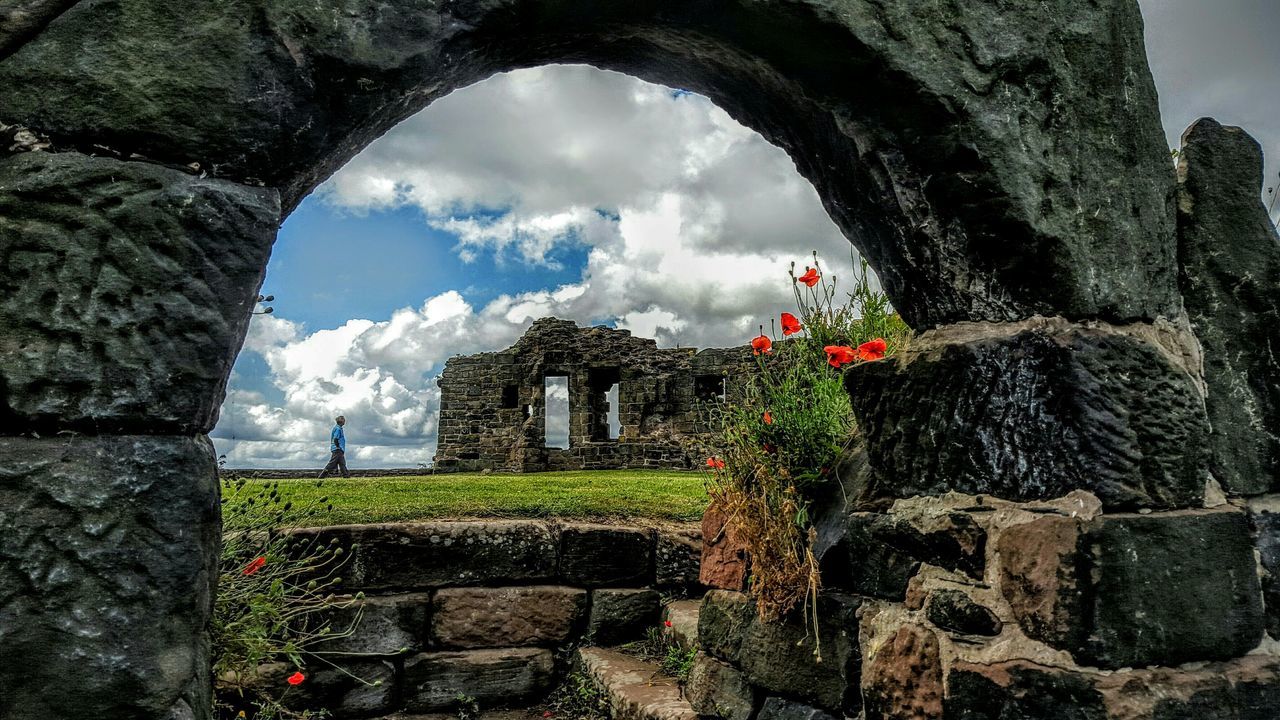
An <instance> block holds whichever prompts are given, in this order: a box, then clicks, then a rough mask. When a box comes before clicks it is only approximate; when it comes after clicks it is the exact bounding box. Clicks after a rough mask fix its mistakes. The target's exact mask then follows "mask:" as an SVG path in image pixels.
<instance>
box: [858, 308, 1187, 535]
mask: <svg viewBox="0 0 1280 720" xmlns="http://www.w3.org/2000/svg"><path fill="white" fill-rule="evenodd" d="M981 327H983V328H986V329H988V330H990V331H991V332H989V333H986V334H983V333H972V337H970V336H966V335H965V334H963V333H958V332H957V333H945V332H939V334H938V336H937V338H936V339H935V340H930V339H928V338H926V339H925V340H922V341H921V342H920V343H918V344H917V345H916V346H913V348H912V349H910V350H908V351H907V353H906V354H904V355H901V356H898V357H893V358H889V359H886V360H883V361H880V362H874V363H862V364H860V365H857V366H854V367H852V368H850V369H849V370H848V372H847V373H846V374H845V384H846V387H847V388H848V390H849V394H850V398H851V400H852V402H853V408H854V413H855V414H856V415H857V418H858V424H859V426H860V427H861V428H863V432H864V436H865V440H866V446H867V453H868V458H869V461H870V465H871V468H872V469H873V470H874V471H875V474H876V475H877V478H878V480H877V484H876V486H875V488H873V494H878V495H880V496H885V497H899V498H901V497H911V496H913V495H940V494H943V493H945V492H947V491H952V490H954V491H957V492H961V493H966V494H986V495H994V496H996V497H999V498H1003V499H1007V500H1015V501H1019V502H1023V501H1028V500H1047V499H1050V498H1054V497H1060V496H1062V495H1065V494H1067V493H1068V492H1070V491H1072V490H1088V491H1090V492H1092V493H1094V494H1095V495H1097V496H1098V498H1099V499H1101V500H1102V503H1103V506H1104V507H1105V508H1107V509H1108V510H1136V509H1140V508H1154V509H1170V508H1181V507H1193V506H1198V505H1200V504H1202V502H1203V499H1204V485H1205V473H1206V469H1207V466H1208V453H1207V448H1206V445H1205V442H1204V438H1205V437H1206V436H1207V435H1208V432H1209V425H1208V422H1207V420H1206V418H1205V414H1204V408H1203V404H1202V397H1201V393H1200V390H1199V388H1198V387H1197V385H1196V382H1195V380H1194V379H1193V378H1192V376H1191V375H1189V374H1188V373H1187V371H1186V370H1185V369H1183V368H1181V367H1180V366H1178V365H1177V364H1175V362H1174V359H1173V356H1172V355H1171V354H1170V353H1168V352H1167V351H1166V350H1165V349H1162V348H1161V347H1159V346H1157V345H1156V344H1153V343H1151V342H1147V341H1146V340H1143V339H1139V337H1136V336H1135V335H1137V334H1138V333H1136V332H1135V333H1126V332H1123V331H1121V330H1120V329H1116V328H1110V327H1107V326H1102V325H1094V326H1086V325H1082V324H1074V323H1067V322H1065V321H1061V320H1053V319H1040V320H1039V321H1038V322H1030V321H1028V322H1027V323H1024V324H1022V325H1011V326H1009V327H1008V328H1007V329H1008V330H1009V331H1010V333H1009V334H1000V333H999V332H997V331H999V330H1001V329H1006V328H1005V327H1004V326H1001V325H990V326H987V325H984V326H981ZM953 336H954V337H953Z"/></svg>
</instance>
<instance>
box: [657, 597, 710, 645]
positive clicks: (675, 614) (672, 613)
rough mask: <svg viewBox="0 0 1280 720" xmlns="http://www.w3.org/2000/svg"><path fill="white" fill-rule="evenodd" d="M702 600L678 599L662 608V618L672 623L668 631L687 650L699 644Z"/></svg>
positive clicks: (677, 643)
mask: <svg viewBox="0 0 1280 720" xmlns="http://www.w3.org/2000/svg"><path fill="white" fill-rule="evenodd" d="M701 610H702V601H701V600H677V601H676V602H673V603H670V604H669V605H667V606H666V607H664V608H662V619H663V620H664V621H665V622H669V623H671V625H670V627H669V628H668V632H669V633H670V634H671V639H672V640H674V641H675V643H676V645H679V646H680V647H681V648H683V649H685V650H691V649H692V648H693V647H694V646H696V645H697V644H698V613H699V612H700V611H701Z"/></svg>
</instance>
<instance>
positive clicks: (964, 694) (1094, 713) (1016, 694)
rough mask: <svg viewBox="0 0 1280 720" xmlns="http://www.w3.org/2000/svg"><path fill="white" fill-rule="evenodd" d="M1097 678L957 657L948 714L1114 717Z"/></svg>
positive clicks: (1004, 719)
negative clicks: (963, 660) (961, 660)
mask: <svg viewBox="0 0 1280 720" xmlns="http://www.w3.org/2000/svg"><path fill="white" fill-rule="evenodd" d="M1092 678H1093V676H1091V675H1087V674H1085V673H1079V672H1072V671H1070V670H1063V669H1060V668H1051V667H1046V666H1042V665H1037V664H1035V663H1031V662H1026V661H1011V662H1004V663H997V664H995V665H980V664H977V663H968V662H957V663H955V664H954V665H952V667H951V671H950V672H949V673H948V674H947V698H946V719H947V720H1111V718H1110V716H1109V715H1108V714H1107V711H1106V706H1105V704H1104V701H1103V699H1102V694H1101V693H1099V692H1098V690H1097V688H1096V687H1095V686H1094V683H1093V680H1092ZM1139 717H1141V716H1139ZM867 720H872V719H871V718H868V719H867ZM1187 720H1190V719H1189V718H1188V719H1187Z"/></svg>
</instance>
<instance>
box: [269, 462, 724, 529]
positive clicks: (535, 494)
mask: <svg viewBox="0 0 1280 720" xmlns="http://www.w3.org/2000/svg"><path fill="white" fill-rule="evenodd" d="M703 481H704V476H703V474H702V473H699V472H670V471H650V470H591V471H576V472H546V473H524V474H517V473H513V474H498V473H495V474H492V475H481V474H479V473H449V474H440V475H423V476H418V477H366V478H328V479H326V480H325V481H324V484H323V485H322V486H320V487H316V482H317V481H316V480H315V479H314V478H311V479H306V478H299V479H297V480H249V481H248V482H249V484H250V486H249V487H247V488H246V490H249V489H252V486H254V485H256V486H265V485H268V484H271V483H275V482H279V483H280V493H281V495H282V496H283V497H284V499H285V500H290V501H292V502H293V503H294V505H295V506H302V505H306V504H309V503H308V501H310V500H316V499H319V498H320V497H323V496H327V497H328V502H329V503H331V504H332V505H333V509H332V510H328V509H326V508H324V507H321V508H320V509H319V513H318V514H317V515H316V516H315V517H314V518H312V519H311V520H309V521H308V524H311V523H314V524H315V525H346V524H355V523H378V522H399V521H406V520H426V519H430V518H461V517H504V518H515V517H520V518H529V517H534V518H537V517H560V518H573V519H599V520H623V519H645V520H695V519H697V518H699V517H701V516H702V511H703V509H704V508H705V507H706V504H707V493H706V490H705V488H704V487H703Z"/></svg>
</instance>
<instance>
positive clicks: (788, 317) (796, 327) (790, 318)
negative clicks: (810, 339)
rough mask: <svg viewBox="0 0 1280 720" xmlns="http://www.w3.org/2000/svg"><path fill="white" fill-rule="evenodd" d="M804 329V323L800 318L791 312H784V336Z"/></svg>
mask: <svg viewBox="0 0 1280 720" xmlns="http://www.w3.org/2000/svg"><path fill="white" fill-rule="evenodd" d="M803 329H804V325H801V324H800V319H799V318H797V317H796V316H795V315H792V314H791V313H788V312H784V313H782V337H786V336H788V335H794V334H796V333H798V332H800V331H801V330H803Z"/></svg>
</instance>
